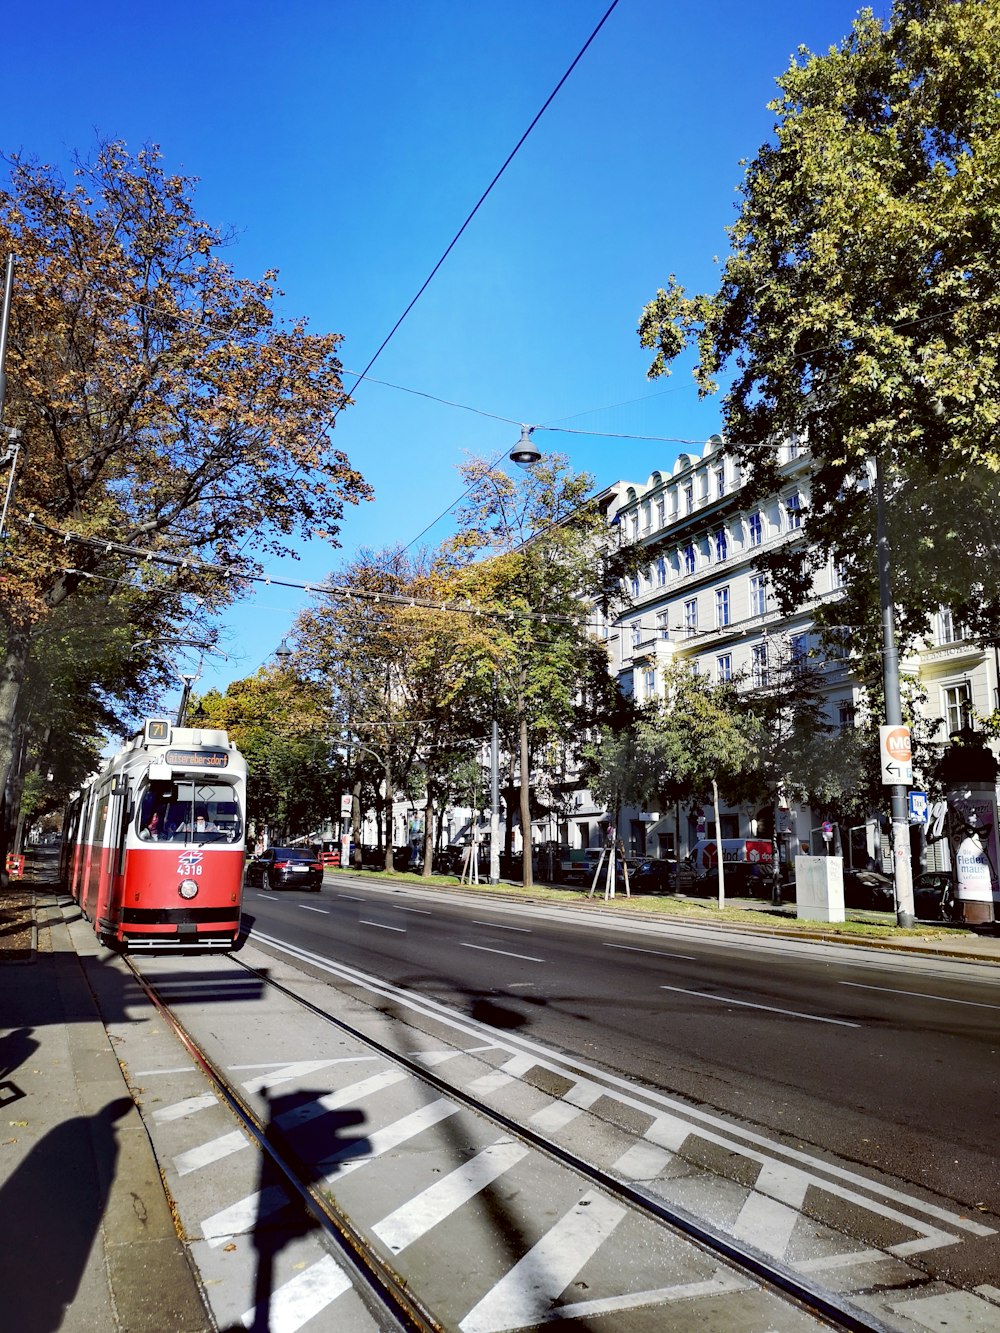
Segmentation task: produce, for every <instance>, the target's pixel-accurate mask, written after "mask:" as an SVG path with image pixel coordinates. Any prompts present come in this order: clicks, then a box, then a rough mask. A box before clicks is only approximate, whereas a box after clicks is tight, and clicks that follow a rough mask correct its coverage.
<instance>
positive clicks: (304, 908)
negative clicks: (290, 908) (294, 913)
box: [298, 903, 330, 916]
mask: <svg viewBox="0 0 1000 1333" xmlns="http://www.w3.org/2000/svg"><path fill="white" fill-rule="evenodd" d="M298 906H299V907H300V908H301V909H302V911H303V912H319V914H320V916H329V915H330V909H329V908H328V907H310V906H309V904H308V903H299V904H298Z"/></svg>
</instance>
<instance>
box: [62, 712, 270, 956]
mask: <svg viewBox="0 0 1000 1333" xmlns="http://www.w3.org/2000/svg"><path fill="white" fill-rule="evenodd" d="M245 810H246V761H245V760H244V758H243V756H242V755H241V754H240V753H239V751H238V750H237V749H236V747H235V745H233V744H232V743H231V742H230V740H229V737H228V735H227V734H226V732H225V731H219V730H214V729H207V728H194V727H175V726H173V725H172V724H171V723H170V722H166V721H163V720H160V719H151V720H150V721H148V722H147V723H146V725H145V728H144V730H143V732H142V733H141V734H140V735H139V736H137V737H136V738H135V739H134V740H133V741H132V742H131V743H130V744H129V745H127V746H126V747H125V748H124V749H122V750H121V751H119V753H118V754H117V755H115V757H114V758H113V759H110V760H109V761H108V762H107V763H106V764H105V766H104V768H103V769H102V770H101V772H100V773H99V774H98V775H97V776H96V777H95V778H94V779H93V780H92V781H91V782H90V783H89V784H88V785H87V786H86V787H85V788H83V790H82V791H81V792H79V793H78V794H77V796H75V797H74V799H73V800H72V801H71V803H70V806H69V809H68V810H67V813H66V824H65V828H64V839H63V874H64V876H65V878H66V882H67V885H68V888H69V892H70V893H71V895H72V897H73V898H74V899H75V900H76V902H78V903H79V905H80V909H81V911H82V912H83V914H84V916H86V917H87V919H88V920H89V921H90V922H91V924H92V925H93V927H94V930H95V931H96V932H97V936H98V938H99V939H100V940H101V941H102V943H104V944H107V945H110V946H111V947H113V948H121V949H146V950H160V949H174V950H177V949H227V948H232V947H233V945H235V943H236V941H237V938H238V936H239V929H240V906H241V897H242V886H243V863H244V857H245V852H246V840H245V839H246V831H245V823H244V812H245Z"/></svg>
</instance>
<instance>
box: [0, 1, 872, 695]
mask: <svg viewBox="0 0 1000 1333" xmlns="http://www.w3.org/2000/svg"><path fill="white" fill-rule="evenodd" d="M609 3H610V0H506V3H501V0H327V3H319V2H318V0H316V2H313V3H308V2H307V0H286V2H285V3H283V4H280V5H275V4H273V3H267V4H265V3H260V2H259V0H245V2H244V3H240V4H233V3H228V2H227V0H222V2H221V3H216V4H214V5H203V4H200V5H195V4H192V3H189V0H173V3H171V4H169V5H163V6H154V5H152V4H143V3H141V0H140V3H135V0H133V2H132V3H117V2H108V0H104V2H103V3H102V2H101V0H92V3H91V4H88V5H80V4H79V3H76V2H74V3H68V2H67V0H55V3H50V4H48V5H35V6H21V5H19V6H16V7H14V8H13V9H12V11H11V12H10V13H9V14H8V15H7V18H6V20H5V26H4V96H3V102H4V115H3V132H2V139H0V143H2V145H3V147H4V149H6V150H7V151H10V150H14V149H21V150H24V151H26V152H28V153H32V154H35V155H37V156H39V157H41V158H42V159H44V160H46V161H54V162H58V163H60V164H68V162H69V159H70V155H71V153H72V151H73V150H74V149H79V150H81V151H83V152H86V151H87V150H88V149H90V148H91V147H92V146H93V144H94V142H95V137H96V136H102V137H108V138H122V139H124V140H126V142H127V143H128V144H129V146H130V147H132V148H138V147H140V146H141V145H142V144H143V143H147V142H155V143H159V144H160V145H161V147H162V149H163V152H164V154H165V159H166V165H167V167H168V168H170V169H172V170H178V171H182V172H184V173H186V174H190V175H193V176H197V177H199V178H200V182H201V184H200V186H199V190H198V204H199V209H200V211H201V213H202V215H203V216H205V217H206V218H208V219H209V220H210V221H211V222H213V223H215V224H217V225H220V226H230V227H232V228H233V229H234V231H235V233H236V239H235V243H234V245H233V246H232V248H231V250H230V251H229V256H228V257H229V259H230V262H231V263H232V264H233V266H234V267H235V268H236V269H237V271H238V272H240V273H242V274H245V275H247V276H251V277H256V276H259V274H260V273H261V272H262V271H263V270H264V269H266V268H270V267H276V268H277V269H279V270H280V279H279V283H280V286H281V288H282V289H283V291H284V293H285V294H284V296H283V297H282V299H281V301H280V302H279V311H280V312H281V313H283V314H285V315H287V316H289V317H294V316H298V315H304V316H306V317H307V318H308V320H309V322H310V325H311V327H312V328H313V329H314V330H315V331H317V332H326V331H330V330H333V331H336V332H339V333H341V334H343V335H344V343H343V348H342V358H343V363H344V366H345V367H346V368H347V369H348V370H355V371H360V370H361V369H362V368H363V367H364V365H365V364H366V363H367V361H368V360H369V358H370V357H371V355H372V353H373V352H374V351H375V349H376V348H377V347H378V345H379V343H380V342H381V341H382V339H383V338H384V336H385V335H386V333H388V331H389V329H390V328H391V327H392V325H393V324H394V323H395V321H396V319H397V318H398V317H399V315H400V314H401V313H402V311H403V310H404V309H405V307H406V305H407V304H408V302H409V301H410V299H411V298H412V297H413V295H414V294H415V293H416V291H417V290H418V288H419V287H420V285H421V283H422V282H423V281H424V279H425V278H426V276H427V275H428V273H429V272H430V270H431V269H432V267H433V266H434V264H435V263H436V261H437V259H438V258H439V256H440V255H441V253H442V251H443V250H444V249H445V247H446V246H447V244H448V242H449V241H450V240H451V238H452V236H453V235H454V233H455V232H456V231H457V230H458V228H459V226H460V225H461V223H462V222H463V221H464V219H465V217H466V215H467V214H468V212H469V210H470V209H471V208H472V206H473V205H474V203H475V202H476V200H477V199H478V198H479V196H480V194H481V193H482V191H483V190H484V189H485V188H486V186H487V185H488V183H489V181H490V180H491V179H492V177H493V175H494V174H495V172H496V171H497V170H498V168H499V167H500V165H501V164H502V162H503V161H504V159H505V158H506V156H507V154H508V153H509V152H510V150H511V149H512V148H513V146H514V145H515V143H516V142H517V140H518V139H519V138H520V136H521V134H522V133H523V131H524V130H525V129H526V128H527V126H528V124H529V123H530V121H531V120H532V118H533V117H534V115H535V114H536V112H537V111H538V110H539V108H540V107H541V105H542V104H543V102H544V101H545V99H546V98H547V97H548V95H549V93H550V92H551V91H552V89H553V88H554V87H555V85H556V83H557V82H558V80H559V79H560V78H561V77H562V75H563V73H564V72H565V70H566V68H567V67H568V65H569V64H570V62H571V61H572V59H573V57H574V56H575V55H576V54H577V52H578V51H579V49H580V47H581V46H582V45H583V43H584V42H585V40H586V39H587V37H588V36H589V35H590V33H591V31H592V30H593V28H594V27H595V26H596V24H597V22H598V21H599V19H600V17H601V15H602V14H603V13H604V12H605V10H606V9H607V7H608V4H609ZM875 8H876V12H878V13H883V14H884V13H886V12H887V10H888V4H882V5H876V6H875ZM856 12H857V7H856V5H854V4H853V3H849V2H848V0H760V2H759V3H746V0H743V3H738V2H737V0H702V2H701V3H676V4H675V3H667V2H666V0H620V2H619V4H618V7H617V8H616V9H615V11H614V13H613V14H612V15H611V17H610V18H609V19H608V21H607V23H606V24H605V25H604V27H603V29H602V30H601V32H600V34H599V35H598V37H597V38H596V40H595V41H594V43H593V45H592V46H591V47H590V49H589V50H588V51H587V53H586V55H585V56H584V57H583V59H582V61H581V62H580V64H579V65H578V66H577V67H576V69H575V71H574V72H573V74H572V75H571V76H570V78H569V80H568V82H567V83H566V84H565V85H564V87H563V88H562V90H561V92H560V93H559V95H558V97H557V98H556V100H555V101H554V102H553V104H552V105H551V106H550V108H549V109H548V111H547V112H546V114H545V115H544V116H543V117H542V119H541V120H540V122H539V124H538V125H537V126H536V128H535V130H534V131H533V133H532V135H531V136H530V137H529V139H528V140H527V142H526V143H525V145H524V146H523V147H522V149H521V150H520V152H519V154H518V155H517V157H515V159H514V161H513V162H512V164H511V166H510V167H509V168H508V169H507V172H506V173H505V175H504V177H503V178H502V180H501V181H500V182H499V184H498V186H497V187H496V188H495V189H494V191H493V193H492V194H491V195H490V197H489V199H488V200H487V201H486V203H485V204H484V206H483V208H482V209H481V210H480V211H479V213H478V214H477V216H476V217H475V219H474V220H473V222H472V223H471V225H470V227H469V228H468V230H467V231H466V232H465V234H464V236H463V237H462V239H461V240H460V241H459V243H458V245H457V246H456V248H455V249H454V250H453V251H452V253H451V255H450V257H449V258H448V260H447V261H446V263H445V265H444V266H443V268H442V269H441V271H440V272H439V273H438V275H437V277H436V278H435V279H434V281H433V283H432V284H431V286H430V287H429V288H428V290H427V292H426V293H425V294H424V296H423V297H422V298H421V300H420V301H419V303H418V304H417V305H416V306H415V308H414V309H413V311H412V312H411V313H410V315H409V317H408V318H407V320H406V321H405V323H404V324H403V326H402V327H401V329H400V330H399V332H398V333H397V334H396V335H395V337H394V338H393V340H392V341H391V342H390V344H389V346H388V347H387V348H386V350H385V351H384V352H383V353H382V355H381V357H380V358H379V360H378V361H377V362H376V365H375V366H374V368H373V370H372V372H371V373H372V375H373V376H375V377H376V378H377V379H379V380H383V381H388V382H391V383H392V384H395V385H399V386H404V387H405V388H408V389H412V390H416V391H418V393H419V394H429V395H433V396H435V397H438V398H442V399H447V400H449V401H451V402H454V403H461V404H466V405H468V406H469V407H473V408H476V409H478V410H479V412H481V413H492V414H495V415H496V416H499V417H503V418H509V419H510V420H511V421H512V422H515V423H516V422H527V423H530V424H555V423H559V424H562V425H565V426H568V427H572V428H574V429H575V430H584V429H586V430H590V431H595V432H606V433H608V434H612V435H633V436H656V437H668V438H670V439H694V440H705V439H707V438H708V436H709V435H711V434H712V433H713V432H714V431H716V430H718V429H719V408H718V403H717V402H716V401H714V400H708V401H706V402H699V400H698V397H697V394H696V391H695V389H694V386H693V384H692V381H691V377H690V371H689V367H687V366H682V367H678V369H677V370H676V372H675V374H674V375H673V376H672V377H671V378H670V379H669V380H666V381H664V380H660V381H656V382H652V383H650V382H648V381H647V380H646V378H645V372H646V367H647V364H648V361H649V356H648V355H647V354H646V353H644V352H643V350H642V349H641V348H640V347H639V343H638V338H637V336H636V333H635V327H636V322H637V319H638V316H639V313H640V311H641V309H642V307H643V305H644V304H645V302H646V301H648V300H649V299H650V298H651V297H652V296H653V295H654V294H655V291H656V289H657V287H658V286H660V285H663V284H664V283H665V281H666V278H667V276H668V274H670V273H675V274H676V275H677V277H678V278H679V280H680V281H682V282H683V283H684V284H685V285H686V286H688V287H689V289H695V290H701V289H709V290H711V289H714V287H715V285H716V281H717V273H718V270H717V269H716V267H715V266H714V264H713V257H714V256H719V257H720V258H722V257H724V256H725V253H726V249H727V240H726V235H725V227H726V225H727V224H728V223H730V222H731V221H732V220H733V218H734V216H735V208H736V206H737V203H738V196H737V194H736V187H737V185H738V183H739V180H740V176H741V169H740V166H739V161H740V159H741V158H750V157H752V156H753V155H754V154H755V153H756V150H757V148H758V147H759V145H760V144H761V143H762V142H763V141H764V140H765V139H766V138H767V137H768V135H769V134H770V131H771V129H772V124H773V117H772V115H771V113H770V112H768V111H767V102H768V101H769V100H770V99H771V98H772V97H773V96H774V93H775V85H774V79H775V78H776V77H777V76H778V75H779V74H780V73H781V72H782V71H783V70H784V69H785V68H786V67H787V65H788V62H789V59H790V57H791V55H792V54H793V52H795V51H796V49H797V48H798V46H799V45H800V44H803V45H805V46H807V47H809V48H810V49H811V50H813V51H818V52H823V51H825V50H826V49H827V48H828V47H829V46H830V45H831V44H835V43H837V42H839V41H840V39H841V38H842V37H844V36H845V35H846V34H847V32H848V31H849V29H850V24H851V21H852V19H853V18H854V16H855V14H856ZM351 378H352V377H349V376H345V380H346V382H347V383H350V382H351ZM355 399H356V402H355V405H354V406H353V407H351V408H350V409H348V410H347V411H346V412H344V413H343V414H342V415H341V416H340V418H339V420H338V422H337V426H336V431H335V437H336V442H337V445H338V446H339V447H340V448H341V449H343V450H344V451H345V452H346V453H347V454H348V456H349V458H350V459H351V462H352V464H353V465H354V466H355V467H357V468H358V469H359V470H360V471H361V472H362V473H363V474H364V476H365V477H366V478H367V479H368V480H369V482H370V483H371V484H372V485H373V487H374V489H375V497H376V498H375V500H374V502H373V503H370V504H366V505H363V506H361V507H359V508H357V509H349V511H348V513H347V514H346V516H345V521H344V524H343V527H342V530H341V533H340V544H341V549H340V550H339V551H334V550H331V548H330V547H329V545H326V544H321V543H319V542H316V543H313V544H311V545H310V546H308V547H307V548H305V549H303V551H302V553H301V559H300V560H299V561H297V562H292V561H286V562H284V563H282V564H277V563H272V564H270V565H269V570H270V572H271V573H272V574H273V575H275V576H279V577H286V578H291V579H300V580H303V581H308V580H313V581H318V580H320V579H322V578H323V577H324V576H325V575H327V574H328V573H329V572H330V571H331V570H332V569H335V568H336V566H337V564H338V563H339V562H340V561H342V560H344V559H346V558H349V557H350V556H351V554H352V553H353V552H354V551H356V550H357V549H358V548H359V547H362V546H367V547H374V548H378V547H382V546H389V545H394V544H397V543H398V544H403V545H405V544H407V543H409V542H410V541H412V540H413V539H414V538H416V537H417V536H418V534H420V533H421V531H422V530H423V529H424V528H425V527H426V526H427V525H428V524H429V523H430V522H431V521H432V520H433V519H434V518H436V517H437V515H438V514H439V513H441V511H442V510H444V509H446V508H447V507H448V506H449V505H450V504H451V502H452V501H454V500H456V499H457V497H458V496H459V494H460V492H461V489H462V487H461V482H460V479H459V476H458V473H457V471H456V468H457V465H458V464H459V463H461V462H462V461H463V460H464V459H465V458H466V457H467V456H468V455H469V454H480V455H489V456H491V457H492V456H495V455H497V454H498V453H500V452H501V451H506V450H507V449H509V448H510V446H512V445H513V444H514V443H515V441H516V440H517V438H518V435H519V430H518V427H517V425H509V424H506V423H505V422H503V421H496V420H492V419H490V417H489V416H486V415H479V414H478V413H473V412H466V411H461V410H458V409H456V408H452V407H446V406H444V405H442V404H439V403H435V402H432V401H430V400H429V399H427V398H423V397H420V396H418V395H417V394H416V393H407V392H402V391H401V390H399V389H390V388H387V387H384V386H383V385H380V384H375V383H370V382H369V383H365V384H362V385H360V386H359V387H358V389H357V391H356V394H355ZM536 439H537V440H538V442H539V443H540V444H541V446H542V447H543V448H552V447H554V448H557V449H558V450H560V451H562V452H565V453H566V454H568V455H569V457H570V459H571V462H572V464H573V465H574V467H575V468H577V469H578V470H580V471H587V472H590V473H592V474H593V476H594V481H595V485H596V486H598V487H600V486H604V485H607V484H608V483H610V482H611V481H614V480H615V479H616V478H618V477H627V478H629V479H630V480H633V481H644V480H645V479H646V477H647V476H648V475H649V473H650V472H651V471H652V470H653V469H654V468H664V467H669V466H670V465H671V464H672V463H673V460H674V458H675V456H676V453H677V451H678V447H679V446H677V445H674V444H670V443H649V442H642V441H638V440H623V439H610V438H601V437H600V436H599V435H558V434H549V433H544V434H543V433H539V435H537V436H536ZM450 530H451V529H450V527H449V525H448V522H447V521H445V522H443V523H441V524H439V525H438V526H436V527H435V528H433V529H432V531H431V532H429V533H428V534H427V536H426V537H424V538H423V539H422V542H423V543H425V544H431V545H433V544H436V543H437V542H438V541H440V540H441V539H443V538H444V537H445V536H447V535H448V532H449V531H450ZM306 600H307V598H306V596H305V594H297V593H295V592H293V591H284V590H279V589H276V588H274V587H271V588H266V589H262V590H261V591H260V592H259V593H258V594H256V595H255V596H254V597H252V598H251V599H249V600H248V601H246V602H244V603H241V604H240V605H239V606H238V607H236V608H234V609H233V610H232V612H231V613H230V614H229V615H227V617H226V620H225V627H224V642H225V643H226V645H227V651H228V652H229V654H230V656H229V658H228V659H225V660H218V661H216V662H208V663H206V664H205V667H204V675H203V677H202V680H201V681H200V682H199V688H205V687H207V686H209V685H218V686H219V687H220V688H221V687H224V686H225V684H226V683H227V681H228V680H230V679H233V678H236V677H239V676H243V675H247V674H249V673H251V672H253V671H255V670H256V669H257V667H258V666H260V665H261V663H263V662H264V661H265V660H267V658H268V657H269V655H270V654H271V653H273V651H274V649H275V647H277V645H278V644H279V642H280V641H281V639H282V637H283V636H284V635H285V634H286V633H287V632H288V630H289V628H290V626H291V624H292V621H293V620H294V617H295V615H296V613H297V611H298V610H299V609H300V608H301V607H302V606H303V605H304V604H305V602H306ZM184 669H188V670H190V669H191V667H190V664H188V665H187V666H186V667H185V668H184ZM171 702H172V701H171V700H170V699H168V700H165V701H164V705H165V706H170V704H171Z"/></svg>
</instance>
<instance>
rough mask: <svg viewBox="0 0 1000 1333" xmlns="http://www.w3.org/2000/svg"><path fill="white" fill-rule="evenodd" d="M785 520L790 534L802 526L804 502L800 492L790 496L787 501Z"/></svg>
mask: <svg viewBox="0 0 1000 1333" xmlns="http://www.w3.org/2000/svg"><path fill="white" fill-rule="evenodd" d="M785 518H786V521H787V523H788V530H789V532H792V531H794V530H795V529H796V528H801V526H802V501H801V499H800V497H799V493H798V491H796V492H795V494H794V495H790V496H789V497H788V499H787V500H786V501H785Z"/></svg>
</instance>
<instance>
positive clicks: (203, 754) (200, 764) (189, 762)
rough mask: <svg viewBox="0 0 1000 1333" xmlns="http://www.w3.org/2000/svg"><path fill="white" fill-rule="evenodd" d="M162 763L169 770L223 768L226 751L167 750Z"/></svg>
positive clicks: (227, 759) (225, 763) (226, 758)
mask: <svg viewBox="0 0 1000 1333" xmlns="http://www.w3.org/2000/svg"><path fill="white" fill-rule="evenodd" d="M163 762H164V763H165V764H169V765H170V767H171V768H225V767H226V765H227V764H228V763H229V751H228V750H168V751H167V753H166V754H165V755H164V756H163Z"/></svg>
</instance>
